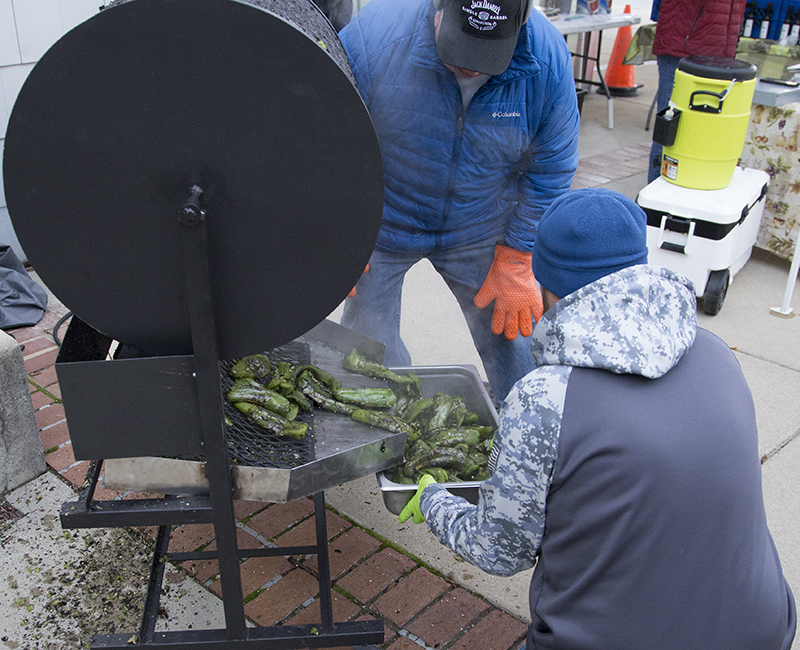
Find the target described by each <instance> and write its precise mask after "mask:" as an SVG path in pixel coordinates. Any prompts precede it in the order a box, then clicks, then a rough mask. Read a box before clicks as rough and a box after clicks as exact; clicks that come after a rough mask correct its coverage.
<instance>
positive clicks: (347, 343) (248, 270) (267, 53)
mask: <svg viewBox="0 0 800 650" xmlns="http://www.w3.org/2000/svg"><path fill="white" fill-rule="evenodd" d="M3 173H4V182H5V193H6V197H7V203H8V209H9V213H10V216H11V219H12V222H13V225H14V229H15V231H16V233H17V235H18V237H19V240H20V242H21V244H22V246H23V248H24V250H25V252H26V254H27V257H28V259H29V260H30V262H31V263H32V265H33V266H34V268H35V269H36V271H37V272H38V273H39V275H40V277H41V278H42V280H43V282H44V283H45V284H46V285H47V286H48V288H49V289H50V290H51V291H53V293H54V294H55V295H56V296H57V297H58V298H59V299H60V300H61V301H62V302H63V303H64V304H65V305H66V306H67V307H68V308H69V309H70V310H71V311H72V312H73V314H74V316H73V318H72V320H71V322H70V325H69V327H68V329H67V331H66V333H65V336H64V342H63V344H62V347H61V350H60V353H59V356H58V360H57V362H56V370H57V373H58V377H59V382H60V386H61V390H62V396H63V403H64V407H65V411H66V414H67V419H68V424H69V428H70V436H71V440H72V445H73V449H74V453H75V457H76V459H78V460H91V461H92V463H91V464H90V465H91V470H90V477H89V478H90V480H89V487H88V489H87V490H85V491H84V492H83V493H82V494H81V497H80V499H79V500H78V501H77V502H74V503H67V504H65V505H64V507H63V509H62V513H61V521H62V525H63V526H64V527H65V528H87V527H98V526H103V527H107V526H158V527H159V534H158V536H157V540H156V550H155V553H154V558H153V570H152V571H153V573H152V576H151V581H150V588H149V592H148V597H147V599H146V606H145V612H144V615H143V619H142V625H141V628H140V630H139V631H138V634H137V635H136V636H135V639H136V644H137V645H145V646H160V645H163V646H169V647H170V648H184V647H185V648H191V647H202V648H216V647H219V648H228V647H233V645H232V644H234V645H235V647H237V648H267V647H270V648H271V647H281V648H305V647H332V646H347V645H356V646H361V645H368V644H375V643H381V642H382V641H383V624H382V622H380V621H351V622H344V623H334V622H333V619H332V610H331V596H330V594H331V589H330V575H329V569H328V558H327V534H326V531H325V507H324V497H323V490H325V489H326V488H330V487H333V486H335V485H338V484H341V483H343V482H346V481H348V480H350V479H353V478H357V477H359V476H365V475H367V474H371V473H375V472H378V471H380V470H383V469H386V468H389V467H391V466H393V465H396V464H397V463H398V462H400V460H402V457H403V449H404V443H405V436H401V435H396V434H395V435H393V434H391V433H389V432H387V431H382V430H377V429H370V428H369V427H368V426H367V425H360V424H358V423H355V422H351V421H350V420H349V419H347V420H346V421H344V420H343V419H342V418H341V416H334V415H333V414H331V416H330V417H328V416H326V414H324V413H323V414H322V415H318V414H315V417H314V418H313V419H309V424H310V427H309V432H310V433H309V434H308V435H307V436H306V439H305V440H303V441H294V440H291V441H286V442H285V443H284V442H281V441H278V442H276V441H271V442H270V443H269V445H266V443H264V442H263V434H262V433H261V432H258V431H255V432H254V431H248V430H247V428H246V427H245V426H244V425H243V424H241V422H242V421H241V420H239V421H238V422H239V424H237V422H233V424H231V425H226V424H225V409H226V408H227V405H224V404H223V401H224V400H223V397H222V393H223V390H224V388H225V386H224V381H225V377H226V375H227V370H228V368H229V367H230V364H231V363H232V360H234V359H236V358H239V357H242V356H245V355H248V354H254V353H259V352H262V351H268V352H269V353H270V354H272V355H278V356H279V357H280V358H288V359H291V360H292V361H294V362H306V363H308V362H310V363H315V364H317V365H319V366H320V367H323V368H327V369H328V370H330V371H334V372H337V373H339V374H342V376H344V375H346V372H345V371H344V370H343V369H342V367H341V359H342V357H343V356H344V354H346V353H347V352H348V351H349V350H351V349H354V348H355V349H358V350H359V351H360V352H362V353H365V354H368V355H369V356H371V357H372V358H373V359H375V360H377V361H380V360H381V359H382V354H383V347H382V345H380V344H378V343H376V342H374V341H371V340H370V339H367V338H365V337H362V336H360V335H357V334H355V333H354V332H351V331H350V330H347V329H345V328H342V327H340V326H338V325H336V324H335V323H332V322H330V321H327V320H326V316H327V315H328V314H330V313H331V312H332V311H333V310H334V309H335V308H336V306H337V305H338V304H339V303H340V302H341V301H342V300H343V299H344V297H345V296H346V295H347V293H348V292H349V290H350V289H351V288H352V287H353V285H354V284H355V283H356V282H357V280H358V278H359V277H360V276H361V273H362V271H363V270H364V267H365V265H366V263H367V261H368V260H369V256H370V253H371V251H372V249H373V246H374V244H375V240H376V238H377V233H378V228H379V225H380V218H381V212H382V205H383V171H382V164H381V158H380V151H379V148H378V143H377V139H376V136H375V133H374V131H373V128H372V123H371V121H370V118H369V115H368V113H367V110H366V108H365V106H364V104H363V102H362V101H361V98H360V97H359V95H358V92H357V90H356V88H355V85H354V81H353V78H352V74H351V72H350V68H349V64H348V61H347V57H346V55H345V53H344V50H343V48H342V46H341V43H340V42H339V40H338V38H337V36H336V33H335V31H334V29H333V28H332V26H331V25H330V23H329V22H328V20H327V19H326V18H325V16H324V15H323V14H322V13H321V12H320V11H319V10H318V9H317V8H316V6H315V5H314V4H313V3H312V2H310V1H309V0H119V1H117V2H112V3H111V4H109V5H108V6H107V7H105V8H104V9H103V10H102V11H100V12H99V13H98V14H96V15H95V16H93V17H92V18H90V19H89V20H87V21H86V22H84V23H82V24H80V25H78V26H77V27H76V28H74V29H73V30H72V31H70V32H69V33H67V34H66V35H65V36H64V37H63V38H61V39H60V40H59V41H58V42H57V43H55V45H53V46H52V48H51V49H50V50H49V51H48V52H47V53H46V54H45V55H44V56H43V57H42V58H41V60H40V61H39V63H38V64H37V65H36V66H35V67H34V68H33V70H32V71H31V73H30V75H29V77H28V79H27V81H26V82H25V84H24V86H23V88H22V90H21V91H20V93H19V96H18V99H17V101H16V104H15V106H14V109H13V111H12V113H11V116H10V119H9V124H8V130H7V135H6V140H5V150H4V169H3ZM280 355H284V356H280ZM285 355H288V356H285ZM364 379H365V378H363V377H360V376H359V380H362V381H363V380H364ZM368 381H369V380H367V382H368ZM237 415H238V414H237ZM231 420H233V418H231ZM258 435H262V439H255V440H254V438H253V436H258ZM270 445H271V446H270ZM282 445H283V446H282ZM266 447H268V449H267V451H266V452H264V449H265V448H266ZM165 457H169V458H165ZM104 460H105V461H106V472H108V471H109V468H110V467H113V464H114V463H118V464H119V463H121V465H120V469H119V473H120V475H121V476H122V475H124V474H125V472H126V471H129V470H131V468H132V471H134V472H135V471H139V470H141V471H142V472H147V471H151V470H152V469H153V467H154V465H151V461H152V463H156V464H157V462H167V463H169V465H168V470H167V473H172V471H173V469H174V468H175V467H177V465H173V464H174V463H178V464H181V466H182V464H183V463H187V464H189V465H194V464H200V465H202V470H201V472H200V473H201V474H204V475H205V476H206V477H207V481H206V484H205V485H201V486H198V487H197V489H192V488H191V487H190V486H187V485H177V486H175V492H174V494H176V495H181V496H170V494H171V493H168V494H167V495H166V496H164V497H163V498H152V499H134V500H116V501H98V500H96V499H94V490H95V486H96V484H97V481H98V476H99V474H100V466H101V463H102V462H103V461H104ZM137 468H138V470H137ZM159 480H160V479H159ZM162 491H167V490H162ZM311 494H313V495H314V499H315V513H316V514H315V517H316V528H317V544H316V546H315V547H311V548H309V547H302V548H286V549H280V553H278V554H280V555H292V554H296V553H298V552H302V553H309V552H315V553H316V554H317V556H318V562H319V567H320V570H319V576H320V602H321V619H322V620H321V621H320V623H319V624H317V625H314V626H312V625H302V626H289V625H287V626H274V627H258V626H255V627H252V626H249V625H247V624H246V621H245V617H244V609H243V603H242V598H241V578H240V573H239V561H240V559H241V557H243V555H242V553H241V552H240V550H239V549H237V544H236V526H235V524H236V522H235V516H234V511H233V498H234V497H242V496H246V495H249V496H250V498H259V499H261V500H264V501H286V500H289V499H293V498H298V497H300V496H306V495H311ZM187 523H213V525H214V528H215V533H216V539H217V551H215V552H212V553H205V554H203V559H217V560H218V562H219V568H220V578H221V585H222V592H223V605H224V611H225V628H224V629H216V630H187V631H171V632H162V631H156V629H155V627H156V615H157V612H158V607H159V605H158V601H159V596H160V593H161V591H160V590H161V582H162V578H163V570H164V561H163V560H164V559H165V556H166V550H167V545H168V542H169V532H170V528H171V526H173V525H180V524H187ZM271 551H274V550H273V549H259V550H257V551H252V550H251V551H248V557H251V556H253V555H257V554H259V553H262V554H263V555H274V554H276V553H275V552H271ZM184 555H185V556H186V557H181V558H176V557H173V556H172V555H171V557H170V559H172V560H181V559H194V558H196V557H199V556H198V555H197V554H184ZM131 638H132V637H131V634H130V633H124V634H106V635H95V637H94V639H93V642H92V647H102V648H120V649H122V648H126V649H127V648H130V647H131V645H130V640H131Z"/></svg>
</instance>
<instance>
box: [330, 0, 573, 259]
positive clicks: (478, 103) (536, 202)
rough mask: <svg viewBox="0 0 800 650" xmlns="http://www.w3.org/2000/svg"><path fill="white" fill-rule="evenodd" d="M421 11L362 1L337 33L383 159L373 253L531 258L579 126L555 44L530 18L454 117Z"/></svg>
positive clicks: (404, 1) (449, 82) (426, 13)
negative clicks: (512, 251) (507, 58)
mask: <svg viewBox="0 0 800 650" xmlns="http://www.w3.org/2000/svg"><path fill="white" fill-rule="evenodd" d="M434 13H435V9H434V7H433V5H432V4H431V2H430V0H371V1H370V2H369V4H367V5H366V6H365V7H364V8H363V9H362V10H361V11H360V12H359V13H358V14H357V15H356V16H355V18H353V20H352V21H351V22H350V23H349V24H348V25H347V27H345V29H344V30H342V32H341V33H340V37H341V40H342V43H343V44H344V47H345V50H346V51H347V54H348V56H349V58H350V62H351V65H352V68H353V74H354V76H355V79H356V83H357V86H358V90H359V92H360V93H361V96H362V98H363V99H364V102H365V104H366V106H367V108H368V110H369V112H370V115H371V117H372V120H373V123H374V125H375V130H376V133H377V135H378V139H379V141H380V145H381V151H382V154H383V164H384V174H385V178H386V196H385V204H384V210H383V221H382V225H381V232H380V235H379V237H378V242H377V248H378V249H380V250H384V251H394V252H421V253H427V252H431V251H434V250H438V249H447V248H451V247H454V246H462V245H468V244H472V243H475V242H479V241H486V240H487V239H492V238H495V239H498V238H500V237H505V240H506V243H507V244H508V245H510V246H512V247H514V248H517V249H519V250H524V251H530V250H532V248H533V245H534V242H535V240H536V230H537V224H538V221H539V218H540V217H541V215H542V213H543V212H544V211H545V209H547V207H548V206H549V205H550V203H551V202H552V201H553V200H554V199H555V198H556V197H557V196H559V195H560V194H562V193H563V192H566V191H568V190H569V188H570V185H571V184H572V177H573V175H574V173H575V169H576V167H577V164H578V129H579V115H578V106H577V97H576V93H575V84H574V81H573V72H572V65H571V56H570V53H569V50H568V48H567V46H566V43H565V42H564V38H563V36H561V35H560V34H559V33H558V31H557V30H556V29H555V28H554V27H553V26H552V25H551V24H550V22H549V20H548V19H547V18H546V17H545V16H544V15H542V14H541V13H540V12H538V11H536V10H534V11H533V14H532V16H531V18H530V20H529V21H528V23H527V24H526V25H525V26H523V29H522V30H521V32H520V36H519V40H518V42H517V48H516V51H515V52H514V57H513V58H512V60H511V64H510V65H509V67H508V69H507V70H506V71H505V72H504V73H503V74H501V75H499V76H496V77H492V78H491V79H490V80H489V81H488V82H487V83H486V84H485V85H484V86H483V87H482V88H480V89H479V90H478V92H477V93H476V94H475V96H474V97H473V99H472V101H471V102H470V104H469V106H468V107H467V109H466V110H464V108H463V106H462V101H461V91H460V88H459V86H458V83H457V81H456V78H455V76H454V75H453V74H452V73H451V72H450V71H449V70H447V68H445V67H444V65H443V64H442V62H441V60H440V59H439V57H438V56H437V54H436V44H435V41H434V28H433V16H434Z"/></svg>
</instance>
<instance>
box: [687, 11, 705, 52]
mask: <svg viewBox="0 0 800 650" xmlns="http://www.w3.org/2000/svg"><path fill="white" fill-rule="evenodd" d="M705 6H706V0H703V2H702V4H701V5H700V9H699V11H698V12H697V15H696V16H695V17H694V22H693V23H692V26H691V27H690V28H689V33H688V34H686V36H685V37H684V38H683V48H684V49H686V48H687V47H688V44H689V38H690V37H691V36H692V32H693V31H694V28H695V27H697V21H698V20H700V16H702V15H703V8H704V7H705Z"/></svg>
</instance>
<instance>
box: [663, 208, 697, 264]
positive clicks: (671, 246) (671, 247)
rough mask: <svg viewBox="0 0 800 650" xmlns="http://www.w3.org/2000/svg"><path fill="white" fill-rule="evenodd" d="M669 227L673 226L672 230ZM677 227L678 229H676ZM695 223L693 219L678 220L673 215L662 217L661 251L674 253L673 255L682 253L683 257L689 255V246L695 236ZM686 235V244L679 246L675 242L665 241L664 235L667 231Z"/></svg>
mask: <svg viewBox="0 0 800 650" xmlns="http://www.w3.org/2000/svg"><path fill="white" fill-rule="evenodd" d="M668 226H673V227H672V228H670V227H668ZM676 226H677V227H676ZM694 228H695V221H694V220H693V219H676V218H675V217H672V216H671V215H668V214H664V215H661V225H660V226H659V233H658V247H659V248H660V249H661V250H665V251H672V252H673V253H681V254H682V255H688V254H689V251H688V249H689V244H690V243H691V241H692V237H693V236H694ZM668 230H669V231H670V232H677V233H685V234H686V243H685V244H678V243H675V242H670V241H664V235H665V234H666V232H667V231H668Z"/></svg>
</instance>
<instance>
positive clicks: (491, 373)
mask: <svg viewBox="0 0 800 650" xmlns="http://www.w3.org/2000/svg"><path fill="white" fill-rule="evenodd" d="M494 246H495V245H494V242H492V243H491V244H474V245H471V246H462V247H458V248H451V249H449V250H445V251H436V252H433V253H428V254H423V253H386V252H381V251H374V252H373V253H372V257H371V258H370V260H369V271H368V272H367V273H364V274H363V275H362V276H361V279H360V280H359V281H358V284H357V285H356V296H355V297H354V298H348V299H347V300H346V301H345V305H344V312H343V314H342V321H341V322H342V325H344V326H345V327H349V328H350V329H352V330H355V331H356V332H360V333H361V334H364V335H365V336H369V337H370V338H373V339H375V340H377V341H380V342H382V343H384V344H385V345H386V352H385V356H384V360H383V361H384V363H385V364H386V365H387V366H410V365H411V355H410V354H409V353H408V349H406V346H405V344H404V343H403V341H402V339H401V338H400V304H401V295H402V289H403V280H404V279H405V275H406V272H407V271H408V270H409V269H410V268H411V267H412V266H414V264H416V263H417V262H419V261H420V260H421V259H423V258H427V259H428V260H429V261H430V262H431V264H433V267H434V268H435V269H436V271H437V272H438V273H439V275H441V276H442V278H443V279H444V281H445V282H446V283H447V286H448V287H449V288H450V291H452V292H453V295H454V296H455V297H456V300H458V304H459V306H460V307H461V311H462V312H463V314H464V318H465V319H466V321H467V326H468V327H469V330H470V333H471V334H472V340H473V341H474V343H475V347H476V349H477V350H478V354H479V355H480V357H481V361H482V362H483V367H484V369H485V370H486V376H487V378H488V379H489V384H490V385H491V387H492V390H493V391H494V393H495V396H496V397H497V399H498V400H499V401H500V402H502V401H503V400H504V399H505V397H506V395H508V392H509V391H510V390H511V388H512V386H513V385H514V384H515V383H516V382H517V381H518V380H519V379H521V378H522V377H524V376H525V375H527V374H528V373H529V372H530V371H531V370H533V369H534V367H535V366H534V363H533V357H532V355H531V346H530V337H523V336H517V338H516V339H514V340H513V341H509V340H507V339H506V337H505V336H504V335H503V334H500V335H499V336H498V335H495V334H492V312H493V310H494V303H492V304H490V305H489V306H488V307H487V308H486V309H478V308H477V307H476V306H475V305H474V304H473V302H472V301H473V299H474V298H475V295H476V294H477V293H478V290H479V289H480V288H481V286H482V285H483V281H484V280H485V279H486V275H487V274H488V273H489V267H491V265H492V261H493V260H494ZM444 326H446V325H444Z"/></svg>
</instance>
